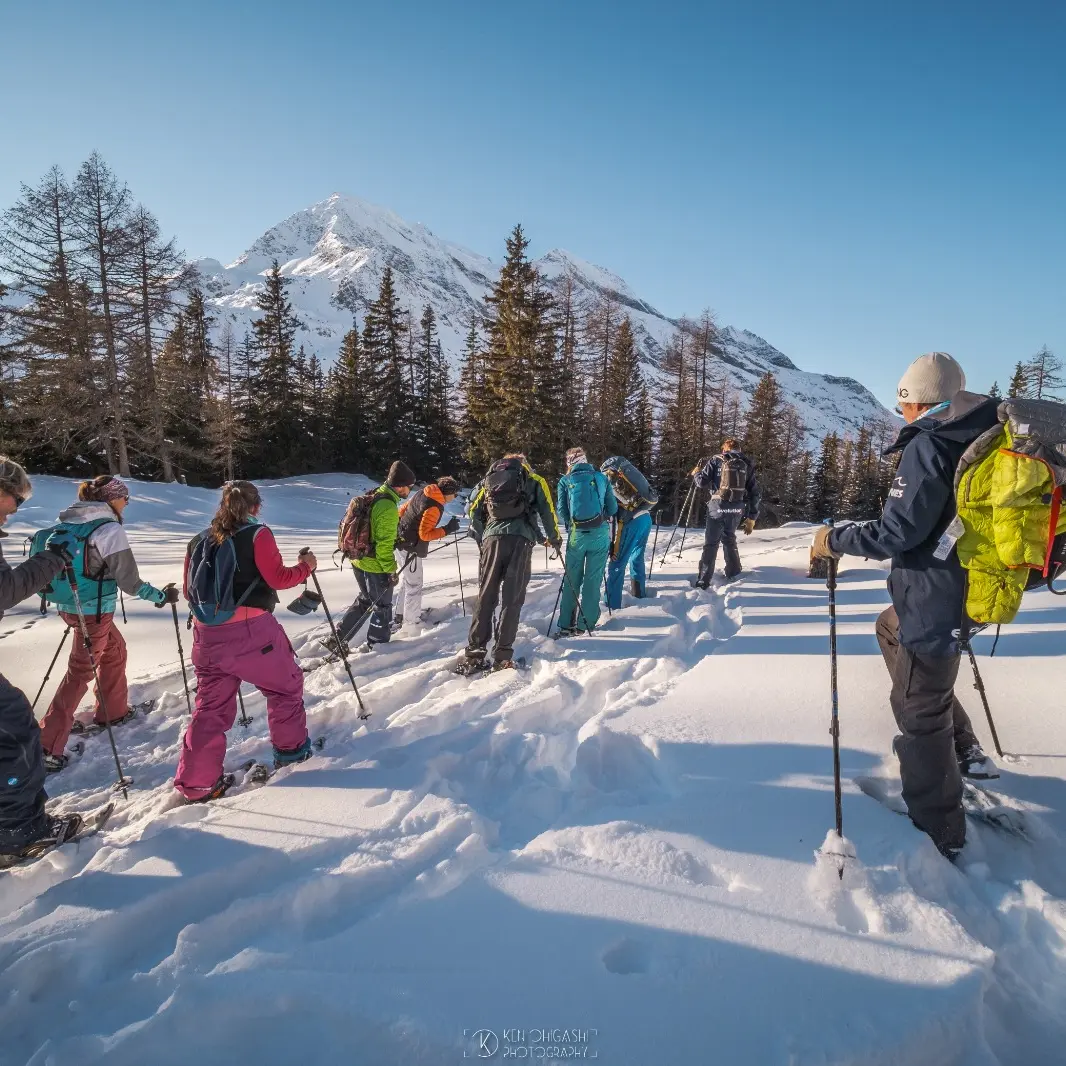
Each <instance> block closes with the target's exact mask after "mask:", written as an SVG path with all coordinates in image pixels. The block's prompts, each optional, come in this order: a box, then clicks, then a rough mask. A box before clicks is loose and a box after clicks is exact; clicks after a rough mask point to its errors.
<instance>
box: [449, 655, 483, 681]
mask: <svg viewBox="0 0 1066 1066" xmlns="http://www.w3.org/2000/svg"><path fill="white" fill-rule="evenodd" d="M484 669H485V653H484V652H482V653H481V654H480V655H473V654H471V653H470V652H465V653H464V654H463V655H462V657H461V658H460V659H459V661H458V662H457V663H456V664H455V672H456V673H457V674H463V675H467V674H476V673H477V672H478V671H479V670H484Z"/></svg>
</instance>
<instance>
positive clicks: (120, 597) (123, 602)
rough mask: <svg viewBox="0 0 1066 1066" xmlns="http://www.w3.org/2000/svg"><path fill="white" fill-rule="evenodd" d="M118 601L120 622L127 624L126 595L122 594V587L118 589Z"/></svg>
mask: <svg viewBox="0 0 1066 1066" xmlns="http://www.w3.org/2000/svg"><path fill="white" fill-rule="evenodd" d="M118 602H119V606H120V607H121V608H122V624H123V625H129V622H128V621H127V619H126V597H125V596H123V595H122V589H119V590H118Z"/></svg>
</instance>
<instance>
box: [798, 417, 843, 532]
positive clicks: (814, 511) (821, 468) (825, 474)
mask: <svg viewBox="0 0 1066 1066" xmlns="http://www.w3.org/2000/svg"><path fill="white" fill-rule="evenodd" d="M842 451H843V448H842V446H841V441H840V437H839V436H838V435H837V434H836V433H829V434H827V435H826V436H825V437H824V438H823V440H822V447H821V451H820V453H819V455H818V460H817V462H816V463H815V467H814V474H813V475H812V477H811V491H810V509H809V511H808V514H807V517H808V519H809V520H810V521H812V522H821V521H824V520H825V519H827V518H836V517H837V516H838V515H839V512H840V495H841V487H842V486H841V466H842V463H841V460H842Z"/></svg>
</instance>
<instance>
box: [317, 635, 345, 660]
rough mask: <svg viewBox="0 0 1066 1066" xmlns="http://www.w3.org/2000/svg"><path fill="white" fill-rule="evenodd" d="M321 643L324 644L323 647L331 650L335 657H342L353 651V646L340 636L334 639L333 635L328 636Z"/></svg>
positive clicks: (330, 652)
mask: <svg viewBox="0 0 1066 1066" xmlns="http://www.w3.org/2000/svg"><path fill="white" fill-rule="evenodd" d="M320 643H321V644H322V647H324V648H325V649H326V651H328V652H329V654H330V655H331V656H332V657H333V659H341V658H343V657H344V656H345V655H347V654H348V653H349V652H350V651H351V648H349V647H348V645H347V644H346V643H345V642H344V641H343V640H341V639H340V638H337V639H334V638H333V637H327V638H326V639H325V640H323V641H321V642H320Z"/></svg>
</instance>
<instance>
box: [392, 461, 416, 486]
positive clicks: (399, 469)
mask: <svg viewBox="0 0 1066 1066" xmlns="http://www.w3.org/2000/svg"><path fill="white" fill-rule="evenodd" d="M414 483H415V472H414V471H413V470H412V469H411V468H410V467H409V466H408V465H407V464H406V463H401V462H400V460H399V459H397V460H396V462H395V463H393V464H392V466H390V467H389V476H388V477H387V478H386V479H385V484H386V485H388V486H389V488H390V489H409V488H410V487H411V486H412V485H413V484H414Z"/></svg>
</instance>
